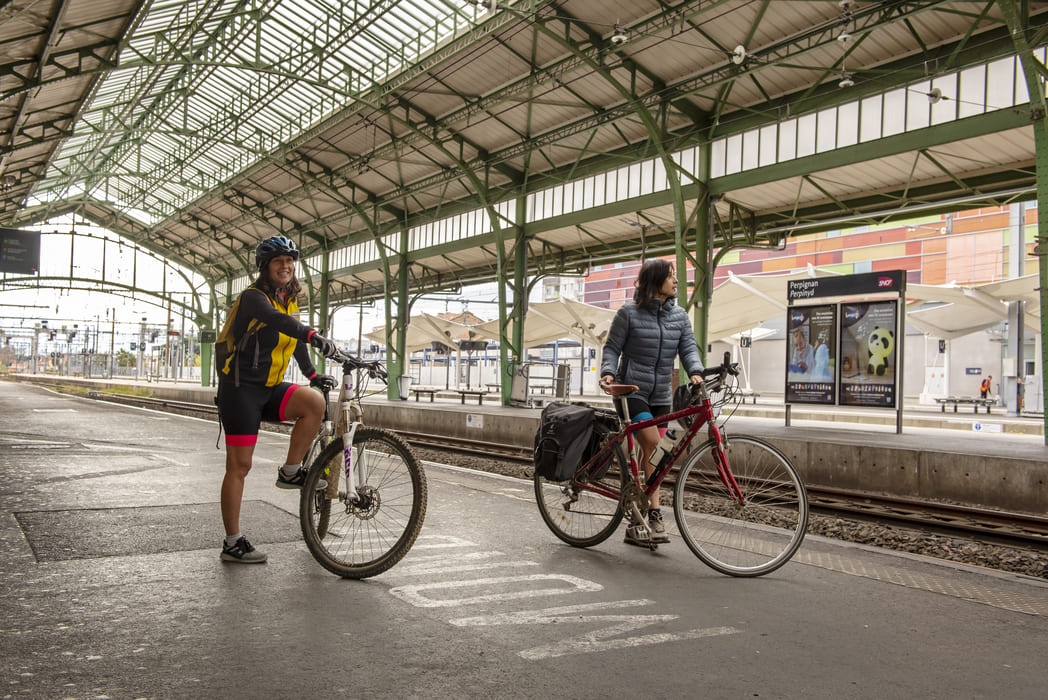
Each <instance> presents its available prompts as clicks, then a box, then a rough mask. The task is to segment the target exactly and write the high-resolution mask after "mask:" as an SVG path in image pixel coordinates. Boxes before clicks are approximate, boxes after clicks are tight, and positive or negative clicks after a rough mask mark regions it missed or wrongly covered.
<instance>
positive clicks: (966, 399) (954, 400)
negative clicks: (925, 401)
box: [935, 396, 997, 413]
mask: <svg viewBox="0 0 1048 700" xmlns="http://www.w3.org/2000/svg"><path fill="white" fill-rule="evenodd" d="M935 402H936V403H937V404H939V408H940V410H941V411H942V412H943V413H946V407H947V406H949V405H952V406H953V412H954V413H957V406H959V405H960V404H964V405H966V406H967V405H969V404H970V405H971V407H972V413H978V412H979V407H980V406H985V407H986V412H987V413H989V412H990V407H991V406H993V405H994V404H995V403H997V399H983V398H978V399H977V398H975V397H973V396H947V397H946V398H944V399H935Z"/></svg>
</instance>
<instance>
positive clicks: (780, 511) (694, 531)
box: [673, 435, 808, 577]
mask: <svg viewBox="0 0 1048 700" xmlns="http://www.w3.org/2000/svg"><path fill="white" fill-rule="evenodd" d="M723 457H724V459H725V460H726V463H727V467H728V472H729V473H730V479H726V478H725V477H724V476H722V473H721V472H720V471H719V470H718V464H717V460H718V459H719V458H720V452H719V448H718V446H717V444H716V443H715V442H713V441H710V442H707V443H705V444H703V445H702V446H701V447H700V448H699V449H698V451H697V452H696V453H695V455H694V456H693V457H692V458H691V459H690V460H689V461H688V463H687V464H685V466H684V467H683V468H682V469H681V470H680V473H679V474H678V475H677V485H676V487H675V488H674V499H673V512H674V516H675V517H676V520H677V527H678V528H679V529H680V534H681V537H682V538H683V539H684V541H685V542H686V543H687V545H688V547H689V548H690V549H691V551H692V552H694V553H695V556H697V557H698V558H699V559H701V560H702V561H703V562H705V563H706V564H707V565H709V566H710V567H712V568H714V569H716V570H717V571H720V572H721V573H724V574H728V575H729V576H743V577H752V576H762V575H763V574H767V573H770V572H772V571H775V570H776V569H778V568H779V567H780V566H782V565H783V564H785V563H786V562H787V561H789V560H790V557H792V556H793V555H794V553H795V552H796V551H797V548H798V547H800V546H801V541H802V540H803V539H804V533H805V530H806V529H807V527H808V496H807V492H806V491H805V489H804V483H803V482H802V481H801V477H800V475H799V474H798V473H797V470H796V468H795V467H794V466H793V464H791V463H790V460H789V459H788V458H787V457H786V456H785V455H784V454H783V453H782V452H780V451H779V450H778V449H776V448H775V447H773V446H772V445H770V444H768V443H766V442H764V441H763V440H760V439H758V438H755V437H750V436H748V435H735V436H732V437H730V438H726V439H725V442H724V452H723ZM731 479H733V480H734V483H735V484H737V485H738V488H739V491H740V492H741V495H742V498H741V499H739V498H738V497H737V495H736V494H735V493H734V489H732V488H731V487H730V480H731Z"/></svg>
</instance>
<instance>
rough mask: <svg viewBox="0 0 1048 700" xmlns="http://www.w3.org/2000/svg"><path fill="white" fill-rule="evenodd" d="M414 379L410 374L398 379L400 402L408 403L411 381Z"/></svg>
mask: <svg viewBox="0 0 1048 700" xmlns="http://www.w3.org/2000/svg"><path fill="white" fill-rule="evenodd" d="M412 379H413V377H412V376H411V375H410V374H402V375H400V376H399V377H397V391H398V392H399V393H400V400H401V401H407V398H408V396H410V395H411V380H412Z"/></svg>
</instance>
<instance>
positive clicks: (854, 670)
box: [0, 382, 1048, 700]
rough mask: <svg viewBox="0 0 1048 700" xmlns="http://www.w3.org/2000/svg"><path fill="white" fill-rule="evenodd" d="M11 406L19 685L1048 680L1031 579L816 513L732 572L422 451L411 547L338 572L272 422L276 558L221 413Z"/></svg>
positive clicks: (263, 497)
mask: <svg viewBox="0 0 1048 700" xmlns="http://www.w3.org/2000/svg"><path fill="white" fill-rule="evenodd" d="M402 403H403V402H402ZM454 407H455V406H454V405H453V404H451V403H449V404H448V406H447V407H444V408H445V410H448V411H449V412H450V411H451V409H452V408H454ZM408 408H411V409H412V410H414V409H415V407H414V406H411V407H408V406H407V405H406V404H404V406H403V409H404V410H407V409H408ZM458 408H461V405H459V406H458ZM492 408H493V409H496V410H502V409H500V408H497V407H492ZM0 411H2V412H3V415H4V416H5V421H4V423H3V425H2V426H0V476H2V479H3V482H2V483H3V485H2V486H0V615H2V618H0V619H2V620H3V622H2V624H0V654H2V658H3V664H2V665H0V684H2V685H3V688H4V693H5V696H8V697H13V698H17V697H31V698H51V697H67V698H97V697H110V698H201V697H223V696H224V697H230V698H241V697H266V698H299V697H304V696H305V697H308V696H321V695H323V696H326V697H368V698H398V699H399V698H432V697H457V698H466V699H471V698H490V697H500V698H532V697H572V698H581V699H588V698H594V699H596V698H607V697H612V696H623V695H626V696H636V697H652V696H654V697H666V698H671V697H687V696H692V695H694V694H695V689H696V688H701V689H702V693H703V694H704V695H707V696H709V697H762V698H785V699H792V698H798V699H799V698H805V699H808V698H878V699H880V698H912V697H929V698H935V697H938V698H957V697H965V698H981V697H985V698H991V697H992V698H998V697H1007V698H1015V699H1017V700H1025V699H1027V698H1030V699H1033V698H1042V697H1043V696H1044V687H1045V681H1046V679H1048V676H1046V671H1045V668H1044V663H1043V660H1044V658H1045V657H1046V656H1048V626H1046V625H1045V624H1044V619H1045V616H1046V615H1048V582H1046V581H1043V580H1040V579H1033V578H1030V577H1024V576H1017V575H1010V574H1009V575H1005V574H1000V573H996V572H992V571H988V570H984V569H980V568H976V567H969V566H963V565H958V564H952V563H944V562H940V561H936V560H932V559H928V558H925V557H920V556H914V555H905V554H899V553H894V552H888V551H884V550H879V549H875V548H871V547H865V546H860V545H854V544H849V543H842V542H837V541H833V540H827V539H824V538H820V537H816V536H809V537H808V538H806V540H805V542H804V545H803V546H802V548H801V550H800V551H799V552H798V554H797V555H796V556H795V557H794V559H793V560H792V561H791V562H789V563H788V564H787V565H786V566H784V567H783V568H782V569H779V570H778V571H776V572H774V573H772V574H770V575H768V576H766V577H762V578H758V579H733V578H729V577H726V576H723V575H720V574H718V573H716V572H714V571H712V570H710V569H708V568H706V567H705V566H703V565H702V563H701V562H699V560H698V559H696V558H695V557H694V556H692V555H691V553H690V552H689V551H688V549H687V548H686V547H685V546H684V545H683V544H682V543H681V542H680V541H679V539H678V538H679V535H678V533H677V532H676V531H675V529H674V528H673V526H672V525H671V527H670V531H669V534H670V537H671V543H670V544H669V545H664V546H662V547H660V548H659V550H658V551H657V552H649V551H647V550H642V549H638V548H635V547H629V546H626V545H624V544H623V543H622V539H621V535H619V534H617V535H615V536H614V537H613V538H612V539H609V540H608V541H607V542H605V543H603V544H601V545H598V546H596V547H593V548H590V549H576V548H572V547H569V546H567V545H565V544H563V543H561V542H560V541H559V540H557V539H556V538H555V537H554V536H553V535H552V534H551V533H550V532H549V531H548V530H547V529H546V527H545V525H544V524H543V522H542V520H541V519H540V517H539V515H538V512H537V511H536V507H535V504H534V500H533V497H532V491H531V484H530V483H529V482H528V481H524V480H520V479H512V478H507V477H503V476H497V475H491V474H485V473H480V472H475V471H468V470H462V469H457V468H455V467H453V466H444V465H437V464H433V463H427V464H426V465H425V468H426V475H427V481H428V485H429V499H428V500H429V507H428V511H427V514H426V520H425V523H424V526H423V529H422V533H421V535H420V537H419V539H418V541H417V542H416V544H415V546H414V547H413V549H412V550H411V552H410V553H409V554H408V556H407V557H406V558H405V559H404V560H403V561H402V562H400V563H399V564H397V565H396V566H395V567H393V568H392V569H390V570H389V571H388V572H386V573H384V574H382V575H381V576H378V577H376V578H373V579H369V580H367V581H345V580H341V579H338V578H337V577H334V576H332V575H330V574H329V573H327V572H326V571H325V570H324V569H322V568H321V567H320V566H319V565H318V564H317V563H316V562H314V561H313V559H312V558H311V556H310V554H309V552H308V551H307V550H306V547H305V545H304V544H303V543H302V540H301V534H300V530H299V525H298V519H297V513H298V493H297V492H295V491H286V490H281V489H277V488H275V487H274V485H273V478H274V475H275V470H276V469H277V466H278V464H279V463H280V461H281V460H282V458H283V456H284V452H285V450H286V448H287V437H286V436H284V435H281V434H277V433H271V432H264V433H263V434H262V435H261V436H260V440H259V444H258V447H257V449H256V452H255V463H254V469H253V470H252V472H251V474H249V476H248V479H247V484H246V491H245V495H244V508H243V513H242V527H243V531H244V532H245V534H246V535H248V536H249V537H250V538H251V540H252V542H253V543H254V544H255V545H256V546H257V547H259V549H262V550H263V551H265V552H267V554H268V555H269V562H268V563H266V564H263V565H251V566H246V565H240V564H228V563H223V562H221V561H220V560H219V557H218V554H219V542H220V539H221V519H220V516H219V509H218V492H219V485H220V483H221V480H222V474H223V464H224V452H223V451H222V450H221V449H216V446H215V437H216V434H217V433H216V430H215V425H214V422H213V421H208V420H201V419H195V418H190V417H184V416H177V415H171V414H162V413H158V412H156V411H150V410H144V409H136V408H131V407H127V406H122V405H118V404H114V403H111V402H102V401H97V400H93V399H90V398H87V397H86V396H75V395H70V394H67V393H56V392H53V391H50V390H47V389H44V388H41V387H38V386H31V385H27V384H21V383H13V382H6V383H4V384H2V390H0ZM489 415H495V413H494V412H493V413H491V414H486V415H485V420H487V419H488V416H489ZM733 420H734V419H733Z"/></svg>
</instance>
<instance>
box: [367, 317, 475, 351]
mask: <svg viewBox="0 0 1048 700" xmlns="http://www.w3.org/2000/svg"><path fill="white" fill-rule="evenodd" d="M364 337H365V338H367V339H368V340H373V341H375V342H376V343H379V344H380V345H385V344H386V335H385V331H383V330H377V331H373V332H371V333H365V334H364ZM474 337H475V334H474V332H473V326H466V325H463V324H461V323H455V322H454V321H448V320H447V319H444V318H441V317H440V316H434V315H432V314H427V313H423V314H419V315H418V316H412V317H411V318H409V319H408V330H407V336H406V343H405V348H406V350H407V352H415V351H417V350H427V349H429V348H431V347H433V343H440V344H442V345H444V346H445V347H448V348H450V349H452V350H457V349H458V343H459V341H460V340H471V339H473V338H474Z"/></svg>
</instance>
